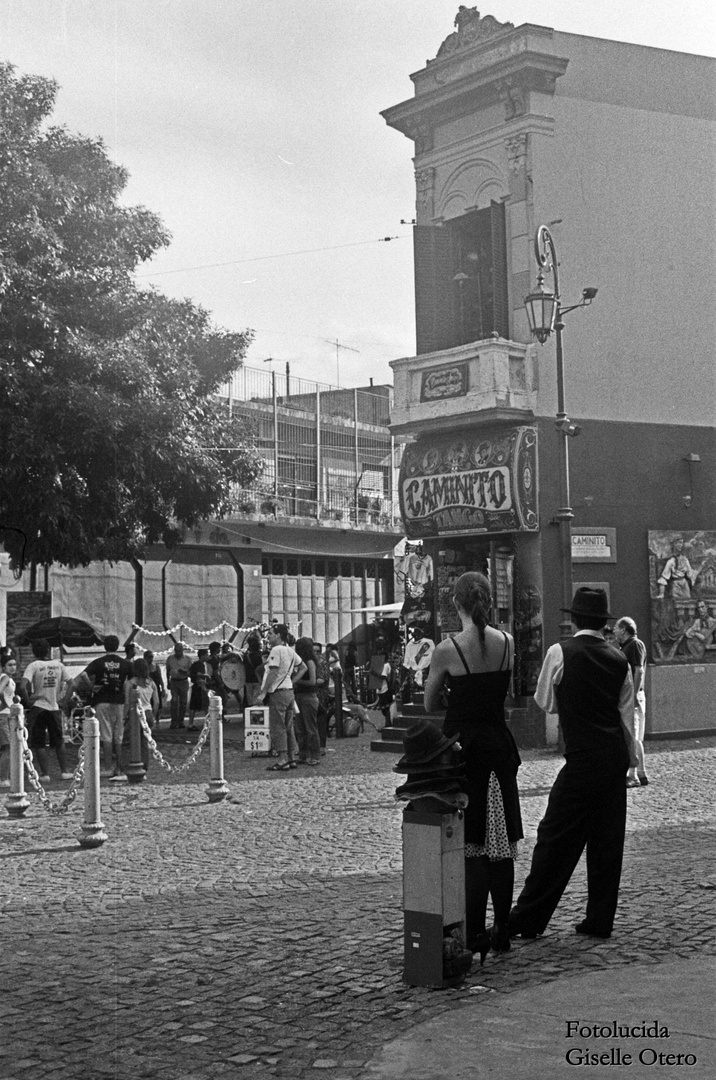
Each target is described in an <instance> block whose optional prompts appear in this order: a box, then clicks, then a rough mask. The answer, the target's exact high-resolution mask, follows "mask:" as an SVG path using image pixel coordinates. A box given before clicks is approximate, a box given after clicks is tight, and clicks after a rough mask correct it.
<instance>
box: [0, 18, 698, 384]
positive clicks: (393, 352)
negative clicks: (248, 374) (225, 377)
mask: <svg viewBox="0 0 716 1080" xmlns="http://www.w3.org/2000/svg"><path fill="white" fill-rule="evenodd" d="M458 2H459V0H274V2H273V3H271V2H267V0H0V56H1V57H2V59H3V60H9V61H10V62H11V63H13V64H15V65H16V67H17V68H18V70H19V71H20V72H23V73H30V74H41V75H48V76H52V77H53V78H55V79H56V80H57V81H58V82H59V84H60V93H59V97H58V105H57V109H56V111H55V121H56V122H58V123H63V124H65V125H67V127H68V128H69V129H70V130H72V131H74V132H79V133H81V134H85V135H93V136H94V135H99V136H101V137H102V138H103V140H104V141H105V144H106V145H107V147H108V150H109V153H110V155H111V156H112V157H113V158H114V159H115V160H116V161H118V162H119V163H121V164H122V165H124V166H125V167H126V168H127V169H128V170H129V172H130V175H131V179H130V183H129V186H128V189H127V200H128V201H129V202H131V203H141V204H144V205H145V206H147V207H149V208H150V209H151V210H153V211H155V212H156V213H158V214H159V215H160V217H161V218H162V220H163V221H164V223H165V225H166V226H167V227H168V228H169V229H170V231H171V233H172V236H173V242H172V245H171V247H170V248H169V249H167V250H166V251H164V252H162V253H160V254H159V255H158V256H157V258H156V259H155V260H154V261H153V262H152V263H151V264H149V265H148V266H147V267H146V268H143V270H142V271H141V272H142V274H143V275H144V274H146V276H142V279H141V280H142V281H143V282H144V281H147V282H150V281H151V282H153V283H154V284H155V285H156V286H157V288H159V289H161V290H162V291H163V292H166V293H168V294H170V295H172V296H189V297H191V298H192V299H193V300H195V301H196V302H198V303H200V304H202V305H203V306H204V307H206V308H207V309H208V310H209V311H210V312H211V313H212V315H213V317H214V319H215V321H216V322H217V323H218V324H219V325H221V326H224V327H226V328H228V329H232V330H238V329H243V328H245V327H252V328H253V329H255V330H256V340H255V343H254V344H253V345H252V347H251V349H250V351H249V355H248V363H249V364H252V365H254V366H260V365H261V364H262V363H263V361H264V359H265V358H266V357H270V356H272V357H274V358H276V360H277V361H278V363H277V364H276V367H277V370H281V369H282V367H283V363H284V362H285V361H289V362H290V364H291V373H292V376H293V377H299V378H300V377H303V378H307V379H318V380H320V381H323V382H330V383H334V384H335V382H336V375H337V357H336V353H337V350H336V348H335V346H332V345H330V344H329V343H328V341H329V340H330V341H335V340H336V339H337V340H338V341H339V342H340V343H341V344H343V345H345V346H348V347H350V349H355V350H358V351H357V352H351V351H348V350H347V349H346V350H343V349H341V350H338V353H339V357H340V382H341V384H342V385H364V384H366V383H367V382H368V379H369V377H373V378H374V380H375V381H376V382H386V381H392V372H391V370H390V368H389V367H388V361H389V360H390V359H394V358H395V357H399V356H406V355H412V354H413V352H414V348H415V337H414V309H413V264H412V239H411V230H410V228H409V227H407V226H404V225H401V224H400V219H401V218H405V219H408V220H410V219H411V218H412V217H413V213H414V183H413V169H412V162H411V155H412V143H411V142H410V141H409V140H408V139H406V138H405V137H404V136H403V135H401V134H400V133H399V132H396V131H394V130H392V129H391V128H388V127H387V125H386V124H385V121H384V120H383V119H382V117H381V116H379V115H378V114H379V111H380V110H382V109H385V108H387V107H389V106H391V105H395V104H397V103H398V102H400V101H403V100H405V99H407V98H409V97H411V96H412V92H413V84H412V83H411V81H410V79H409V74H410V73H411V72H414V71H417V70H419V69H420V68H422V67H424V65H425V61H426V59H427V58H429V57H434V56H435V54H436V52H437V50H438V47H439V46H440V44H441V42H442V41H443V39H444V38H445V37H447V35H448V34H449V33H450V32H451V31H452V29H453V19H454V17H455V14H456V12H457V8H458ZM467 2H468V6H469V0H467ZM478 7H479V9H480V11H481V13H482V14H483V15H488V14H490V15H494V16H495V18H497V19H499V20H500V21H508V20H509V21H510V22H513V23H514V24H515V25H516V26H519V25H520V24H521V23H524V22H533V23H538V24H540V25H543V26H552V27H554V28H555V29H556V30H561V31H564V32H568V33H575V34H586V35H591V36H595V37H604V38H611V39H616V40H621V41H632V42H635V43H637V44H641V45H648V46H652V47H656V48H664V49H675V50H678V51H683V52H692V53H702V54H707V55H713V53H714V46H715V45H716V3H714V2H713V0H683V2H681V3H679V4H671V3H669V4H667V3H666V2H665V0H631V3H624V0H599V2H593V0H592V2H589V3H587V2H586V0H541V2H539V3H538V2H536V0H495V2H494V3H492V4H490V5H489V6H487V7H483V6H482V5H480V4H478ZM705 92H707V91H706V90H705ZM384 236H395V237H399V239H396V240H391V241H390V242H389V243H382V242H380V243H379V242H377V241H378V238H379V237H384ZM339 245H356V246H346V247H344V248H340V247H338V246H339ZM315 248H323V249H327V248H338V250H323V251H319V252H314V253H313V254H302V255H287V254H286V253H288V252H297V251H305V249H315ZM262 256H278V257H275V258H270V259H260V257H262ZM257 259H260V261H251V260H257ZM240 260H244V261H240ZM216 263H223V264H228V265H222V266H219V267H217V266H212V265H211V264H216ZM197 268H198V269H197ZM267 368H268V365H267Z"/></svg>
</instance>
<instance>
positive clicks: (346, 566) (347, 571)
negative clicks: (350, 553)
mask: <svg viewBox="0 0 716 1080" xmlns="http://www.w3.org/2000/svg"><path fill="white" fill-rule="evenodd" d="M352 574H353V567H352V565H351V564H350V563H349V562H342V563H341V577H351V575H352Z"/></svg>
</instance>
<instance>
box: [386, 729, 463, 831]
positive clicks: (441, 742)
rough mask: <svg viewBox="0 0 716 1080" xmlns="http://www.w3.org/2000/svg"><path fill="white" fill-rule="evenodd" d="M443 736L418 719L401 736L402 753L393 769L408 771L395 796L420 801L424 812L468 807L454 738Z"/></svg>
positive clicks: (460, 763)
mask: <svg viewBox="0 0 716 1080" xmlns="http://www.w3.org/2000/svg"><path fill="white" fill-rule="evenodd" d="M459 738H460V735H459V734H457V735H453V736H452V737H451V738H448V737H447V736H445V735H443V733H442V732H441V731H440V729H439V728H438V727H436V726H435V724H432V723H431V722H430V721H429V720H419V721H418V722H417V723H416V724H413V726H412V727H410V728H408V730H407V731H406V733H405V735H404V736H403V749H404V753H403V756H402V758H401V759H400V761H398V763H397V764H396V765H394V766H393V772H397V773H407V777H408V778H407V781H406V783H404V784H402V785H401V787H399V788H397V789H396V792H395V797H396V799H401V800H403V801H406V802H410V803H411V804H414V803H419V808H420V809H421V810H423V811H427V812H434V813H448V812H450V811H453V810H463V809H464V808H465V807H466V806H467V795H465V793H464V791H463V787H464V783H465V770H464V765H463V764H462V762H461V760H460V748H459V745H457V740H458V739H459Z"/></svg>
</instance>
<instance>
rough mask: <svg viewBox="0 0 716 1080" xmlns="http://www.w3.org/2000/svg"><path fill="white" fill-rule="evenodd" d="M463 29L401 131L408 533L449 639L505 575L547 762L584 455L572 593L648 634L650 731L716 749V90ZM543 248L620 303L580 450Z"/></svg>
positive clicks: (660, 68)
mask: <svg viewBox="0 0 716 1080" xmlns="http://www.w3.org/2000/svg"><path fill="white" fill-rule="evenodd" d="M455 24H456V29H455V32H454V33H452V34H450V35H449V36H448V37H447V38H446V39H445V41H444V42H443V43H442V45H441V46H440V48H439V50H438V52H437V55H436V57H435V59H434V60H432V61H429V62H428V63H427V65H426V67H425V68H424V69H423V70H421V71H419V72H417V73H415V74H414V75H412V76H411V78H412V80H413V83H414V89H415V93H414V96H413V97H412V98H410V99H409V100H406V101H404V102H402V103H401V104H399V105H396V106H393V107H392V108H389V109H387V110H386V111H385V112H384V113H383V116H384V118H385V120H386V121H387V123H388V124H389V125H391V126H392V127H394V128H396V129H397V130H398V131H400V132H402V133H403V134H404V135H406V136H407V137H408V138H409V139H410V140H411V141H412V142H413V143H414V146H415V157H414V166H415V180H416V224H415V298H416V338H417V347H416V355H415V356H412V357H406V358H402V359H399V360H396V361H394V362H393V364H392V367H393V370H394V381H395V407H394V411H393V423H392V431H393V433H394V434H395V435H396V437H401V438H404V439H406V440H408V445H407V446H406V450H405V454H404V457H403V466H402V471H401V477H400V483H399V487H400V498H401V512H402V516H403V520H404V524H405V530H406V534H407V536H408V538H409V540H413V541H421V542H422V544H423V547H424V550H425V552H426V553H427V554H429V555H430V557H431V559H432V561H433V566H434V577H433V587H432V592H431V597H430V602H431V603H432V605H433V611H434V617H435V621H436V633H437V634H438V636H440V635H444V634H446V633H449V632H450V631H451V630H453V629H454V628H455V627H454V616H453V615H452V613H451V608H450V603H449V600H450V596H451V589H452V585H453V581H454V579H455V577H456V576H457V575H458V574H459V573H461V572H463V571H464V570H468V569H477V570H482V571H484V572H486V573H487V574H488V576H489V577H490V580H491V582H492V586H493V594H494V597H493V599H494V607H495V612H496V617H497V621H498V624H499V625H502V626H503V627H504V628H505V629H509V630H510V631H512V632H513V633H514V635H515V638H516V643H517V659H516V665H515V674H514V680H513V688H512V689H513V699H514V704H515V705H516V706H517V707H518V708H517V712H516V714H515V715H516V716H518V718H519V715H520V707H521V708H522V709H523V710H525V711H524V713H523V714H522V720H521V721H520V722H522V723H524V725H525V737H529V738H530V739H532V740H534V739H535V738H536V736H538V735H539V732H537V733H536V732H535V731H534V730H532V728H531V727H530V725H532V726H534V724H539V723H543V721H542V720H541V719H538V718H537V716H536V710H534V708H531V707H530V698H531V695H532V692H533V690H534V686H535V681H536V676H537V673H538V671H539V668H540V665H541V660H542V656H543V654H544V650H545V648H546V647H547V646H548V645H550V644H551V643H552V642H554V641H555V640H558V636H559V623H560V622H561V621H562V618H563V616H562V615H561V613H560V610H559V609H560V606H561V594H562V578H561V565H562V563H561V557H562V555H561V552H562V549H561V548H560V529H559V525H558V523H559V518H558V513H559V511H560V509H561V498H562V489H561V486H560V451H561V446H560V440H564V441H565V443H566V444H567V447H568V455H569V459H570V468H569V476H570V479H571V509H572V511H573V515H574V517H573V519H572V536H571V541H572V543H571V549H572V550H571V555H572V561H571V572H572V578H573V582H574V587H577V586H579V585H580V584H585V583H590V584H591V583H598V584H599V585H601V586H603V587H604V588H606V590H607V592H608V594H609V597H610V607H611V610H612V612H613V613H614V614H615V615H616V616H621V615H625V614H628V615H630V616H632V617H633V618H635V619H636V621H637V624H638V630H639V635H640V636H641V637H642V639H643V640H644V641H645V642H646V644H647V648H648V656H649V672H648V698H649V711H648V728H647V730H648V731H649V732H650V733H651V734H652V735H659V734H666V733H668V732H671V731H685V730H705V729H714V728H716V719H715V718H714V712H713V701H714V700H716V588H714V586H713V584H712V578H713V576H714V574H713V570H714V566H716V562H715V560H716V531H715V530H716V470H715V469H714V450H715V439H714V418H715V417H716V367H715V365H714V341H715V340H716V336H715V335H716V324H715V318H714V304H713V295H714V288H715V286H716V259H715V252H716V214H715V213H714V209H715V208H714V185H713V176H714V168H713V167H714V138H713V136H714V107H715V105H716V95H714V88H715V84H716V65H715V64H714V61H713V60H711V59H710V58H707V57H702V56H691V55H685V54H680V53H672V52H668V51H665V50H657V49H650V48H644V47H642V46H636V45H630V44H624V43H621V42H613V41H606V40H600V39H595V38H587V37H580V36H577V35H572V34H563V33H559V32H557V31H555V30H553V29H550V28H548V27H541V26H534V25H530V24H527V25H523V26H519V27H514V26H513V25H512V24H510V23H499V22H497V20H495V19H494V18H492V17H491V16H487V17H484V18H481V17H480V15H479V13H478V12H477V11H476V9H474V8H472V9H467V8H465V7H462V8H460V11H459V13H458V16H457V18H456V20H455ZM540 225H545V226H548V228H549V230H550V233H551V235H552V237H553V238H554V242H555V246H556V248H557V251H558V258H559V273H560V279H561V280H560V285H561V293H562V296H561V301H562V306H563V307H566V306H568V305H569V306H571V305H572V304H575V305H578V304H579V303H580V298H581V297H582V295H583V290H584V289H585V288H590V289H591V290H592V291H594V289H596V288H598V296H597V297H596V299H595V301H594V303H593V304H591V305H590V306H589V308H588V310H580V311H573V312H571V314H568V315H567V317H566V319H565V322H564V336H563V341H564V392H565V395H566V411H567V412H568V415H569V418H570V421H571V422H570V424H569V434H566V433H565V430H564V427H563V428H562V429H560V430H556V429H555V414H556V413H557V411H558V410H557V399H558V387H557V362H556V356H555V342H554V335H552V337H551V338H550V339H549V340H548V341H547V343H546V344H544V345H543V346H540V345H538V344H537V343H536V342H535V341H534V339H533V338H532V336H531V334H530V330H529V325H528V321H527V317H526V311H525V297H526V296H527V295H528V294H529V293H530V292H531V291H533V290H534V288H535V282H536V274H537V264H536V261H535V254H534V250H533V240H534V237H535V233H536V230H537V228H538V226H540ZM547 284H549V282H547ZM675 558H676V559H677V560H679V559H680V560H681V561H680V562H679V563H678V566H676V570H674V567H675V565H676V564H675V563H674V559H675ZM684 563H686V564H688V568H689V569H688V572H687V571H686V569H685V565H684ZM677 579H680V581H681V583H682V584H683V589H682V591H681V593H679V592H678V588H679V581H678V580H677ZM699 620H701V622H700V625H702V626H703V627H704V628H705V629H704V633H703V634H702V635H701V636H702V637H703V638H704V640H703V641H700V644H699V645H698V647H697V646H696V645H695V641H696V640H697V634H698V631H696V630H694V629H693V628H694V626H696V625H697V622H698V621H699ZM709 623H710V624H711V626H710V628H709ZM692 631H693V632H692ZM699 640H700V639H699ZM690 645H691V646H692V647H690ZM694 649H695V651H694ZM543 734H544V737H545V738H546V740H547V741H548V742H549V741H554V740H555V739H556V731H555V730H554V729H552V728H550V729H546V730H545V732H544V733H543ZM537 741H538V740H537Z"/></svg>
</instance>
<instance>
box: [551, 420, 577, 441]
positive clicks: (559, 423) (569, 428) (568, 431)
mask: <svg viewBox="0 0 716 1080" xmlns="http://www.w3.org/2000/svg"><path fill="white" fill-rule="evenodd" d="M554 426H555V427H556V428H557V431H561V432H562V433H563V434H564V435H569V436H570V437H571V438H574V436H575V435H579V433H580V431H581V430H582V429H581V427H580V426H579V424H575V423H573V421H571V420H570V419H569V417H565V419H564V420H555V422H554Z"/></svg>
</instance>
